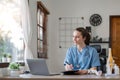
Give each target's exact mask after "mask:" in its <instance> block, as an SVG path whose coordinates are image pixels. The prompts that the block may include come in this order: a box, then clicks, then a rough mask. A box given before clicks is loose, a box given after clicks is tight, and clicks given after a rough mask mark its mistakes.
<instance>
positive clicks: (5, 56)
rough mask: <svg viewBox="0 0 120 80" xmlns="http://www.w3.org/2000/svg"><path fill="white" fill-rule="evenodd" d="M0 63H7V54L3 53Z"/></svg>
mask: <svg viewBox="0 0 120 80" xmlns="http://www.w3.org/2000/svg"><path fill="white" fill-rule="evenodd" d="M2 62H7V54H6V53H3V55H2Z"/></svg>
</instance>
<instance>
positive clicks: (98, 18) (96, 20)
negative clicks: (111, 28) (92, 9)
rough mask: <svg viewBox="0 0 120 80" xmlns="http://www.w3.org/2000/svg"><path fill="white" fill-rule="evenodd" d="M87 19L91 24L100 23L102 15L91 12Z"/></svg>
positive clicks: (96, 24)
mask: <svg viewBox="0 0 120 80" xmlns="http://www.w3.org/2000/svg"><path fill="white" fill-rule="evenodd" d="M89 21H90V24H91V25H92V26H98V25H100V24H101V23H102V17H101V16H100V15H99V14H93V15H91V17H90V20H89Z"/></svg>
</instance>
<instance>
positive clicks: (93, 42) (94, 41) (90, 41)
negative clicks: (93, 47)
mask: <svg viewBox="0 0 120 80" xmlns="http://www.w3.org/2000/svg"><path fill="white" fill-rule="evenodd" d="M90 43H108V44H109V43H110V41H90Z"/></svg>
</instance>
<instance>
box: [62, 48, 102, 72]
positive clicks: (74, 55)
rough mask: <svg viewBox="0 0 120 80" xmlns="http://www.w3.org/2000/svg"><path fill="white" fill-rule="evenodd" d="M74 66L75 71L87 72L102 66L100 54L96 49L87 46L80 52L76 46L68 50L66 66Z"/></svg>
mask: <svg viewBox="0 0 120 80" xmlns="http://www.w3.org/2000/svg"><path fill="white" fill-rule="evenodd" d="M66 64H72V65H73V70H85V69H90V68H92V67H97V66H100V60H99V54H98V53H97V51H96V49H95V48H93V47H90V46H86V47H84V48H83V49H82V51H81V52H80V51H79V50H78V49H77V47H76V46H72V47H70V48H69V49H68V50H67V53H66V57H65V60H64V65H66Z"/></svg>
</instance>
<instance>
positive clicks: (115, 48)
mask: <svg viewBox="0 0 120 80" xmlns="http://www.w3.org/2000/svg"><path fill="white" fill-rule="evenodd" d="M110 47H111V49H112V55H113V59H114V60H115V63H116V64H117V65H118V66H119V67H120V16H110Z"/></svg>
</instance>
